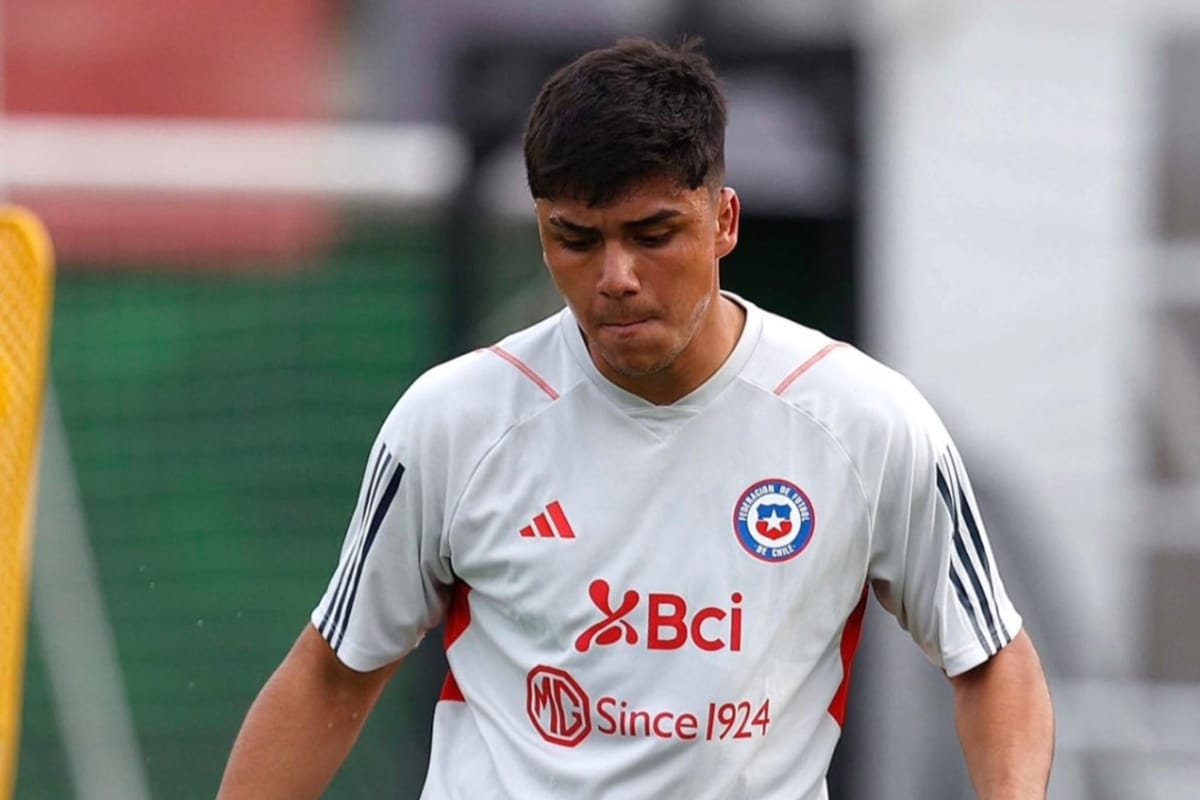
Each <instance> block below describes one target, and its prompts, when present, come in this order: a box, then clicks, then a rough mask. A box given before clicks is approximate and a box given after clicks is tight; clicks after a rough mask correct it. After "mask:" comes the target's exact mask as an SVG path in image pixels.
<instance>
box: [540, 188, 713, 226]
mask: <svg viewBox="0 0 1200 800" xmlns="http://www.w3.org/2000/svg"><path fill="white" fill-rule="evenodd" d="M711 201H712V190H711V189H709V187H707V186H699V187H697V188H695V189H688V188H687V187H682V186H680V185H679V184H677V183H675V182H674V181H671V180H667V179H657V180H649V181H646V182H644V183H639V184H636V185H635V186H634V187H633V188H631V189H630V190H629V191H628V192H624V193H623V194H622V195H620V196H619V197H617V198H616V199H615V200H613V201H612V202H609V203H605V204H603V205H596V206H593V205H589V204H588V203H587V202H586V201H584V200H580V199H577V198H572V197H559V198H553V199H551V198H545V197H543V198H539V199H538V200H537V203H536V207H537V214H538V217H539V218H540V219H542V220H546V219H549V218H551V217H556V218H560V219H563V220H566V221H569V222H573V223H576V224H579V225H590V226H600V225H602V224H604V223H606V222H607V223H616V224H620V223H623V222H631V221H636V220H640V219H645V218H646V217H649V216H651V215H653V214H657V213H658V212H660V211H664V210H672V211H678V212H680V213H681V214H684V215H698V214H701V213H703V211H704V210H705V208H706V207H707V205H708V204H709V203H710V202H711Z"/></svg>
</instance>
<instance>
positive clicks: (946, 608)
mask: <svg viewBox="0 0 1200 800" xmlns="http://www.w3.org/2000/svg"><path fill="white" fill-rule="evenodd" d="M898 400H899V402H898V403H897V409H896V413H895V415H894V419H893V420H892V423H891V426H890V430H889V434H888V437H887V453H886V457H885V463H884V466H883V476H882V478H881V480H880V489H879V498H878V504H877V514H876V521H877V522H876V535H875V541H874V542H873V550H874V552H873V561H872V576H871V577H872V579H873V583H874V586H875V590H876V594H877V596H878V597H879V600H880V602H881V603H882V604H883V605H884V606H885V607H886V608H887V609H888V610H889V611H891V612H892V613H893V614H894V615H895V616H896V619H897V620H898V621H899V623H900V625H901V626H902V627H903V628H904V629H905V630H907V631H908V632H909V634H910V635H911V636H912V637H913V639H914V640H915V641H916V643H917V644H918V645H919V646H920V647H921V649H922V651H923V652H924V653H925V655H926V656H927V657H928V658H929V660H930V661H932V662H933V663H934V664H936V665H937V666H939V667H941V668H942V669H943V670H945V671H946V673H947V674H948V675H957V674H959V673H962V672H965V671H967V670H969V669H971V668H972V667H974V666H976V665H978V664H980V663H982V662H983V661H986V660H987V659H989V658H991V657H993V656H995V655H996V654H997V653H999V652H1000V651H1001V650H1003V649H1004V648H1005V646H1006V645H1008V644H1009V643H1010V642H1011V641H1013V638H1014V637H1015V636H1016V635H1017V634H1018V632H1019V631H1020V628H1021V624H1022V621H1021V618H1020V615H1019V614H1018V613H1017V611H1016V609H1015V608H1014V606H1013V604H1012V602H1011V601H1010V600H1009V597H1008V594H1007V592H1006V590H1005V588H1004V583H1003V581H1002V580H1001V577H1000V572H999V569H998V568H997V565H996V561H995V558H994V556H993V554H992V548H991V543H990V541H989V538H988V534H987V530H986V528H985V527H984V524H983V519H982V517H981V516H980V514H979V510H978V507H977V504H976V501H975V495H974V491H973V490H972V488H971V483H970V480H969V478H968V477H967V472H966V469H965V467H964V466H963V464H962V460H961V458H960V456H959V453H958V450H957V448H956V447H955V446H954V443H953V441H952V440H951V438H950V436H949V434H948V433H947V432H946V429H945V427H944V426H943V425H942V422H941V420H940V419H939V418H938V416H937V414H936V413H935V412H934V411H933V409H932V408H930V407H929V405H928V403H927V402H926V401H925V400H924V398H922V397H921V396H920V395H919V393H917V391H916V389H914V388H912V386H911V385H909V384H907V382H905V383H904V384H903V386H902V387H901V388H900V390H899V393H898Z"/></svg>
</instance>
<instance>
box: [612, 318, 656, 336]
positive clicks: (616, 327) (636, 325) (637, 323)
mask: <svg viewBox="0 0 1200 800" xmlns="http://www.w3.org/2000/svg"><path fill="white" fill-rule="evenodd" d="M649 324H650V320H649V319H631V320H615V321H612V322H602V323H600V328H601V330H606V331H612V332H613V333H618V334H629V333H635V332H637V331H639V330H641V329H642V328H644V327H646V326H647V325H649Z"/></svg>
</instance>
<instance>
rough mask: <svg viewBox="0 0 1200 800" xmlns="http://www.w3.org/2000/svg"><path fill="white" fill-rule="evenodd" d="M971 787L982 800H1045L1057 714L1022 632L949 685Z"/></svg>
mask: <svg viewBox="0 0 1200 800" xmlns="http://www.w3.org/2000/svg"><path fill="white" fill-rule="evenodd" d="M950 682H951V684H952V685H953V686H954V716H955V722H956V723H957V727H958V738H959V741H960V742H961V743H962V748H963V754H964V755H965V756H966V760H967V770H968V772H970V774H971V783H972V784H973V785H974V786H975V791H976V793H978V795H979V797H980V798H981V800H1041V799H1042V798H1045V796H1046V784H1047V781H1048V780H1049V778H1050V761H1051V758H1052V756H1053V753H1054V712H1053V709H1052V708H1051V706H1050V691H1049V689H1048V688H1047V686H1046V677H1045V675H1044V674H1043V673H1042V665H1041V662H1040V661H1039V659H1038V655H1037V651H1035V650H1034V649H1033V642H1032V641H1031V640H1030V639H1029V636H1028V635H1027V634H1026V633H1025V632H1024V631H1022V632H1021V633H1019V634H1018V635H1017V637H1016V638H1015V639H1013V641H1012V643H1011V644H1009V645H1008V646H1007V647H1005V648H1004V649H1003V650H1001V651H1000V652H999V653H997V654H996V655H995V656H993V657H992V658H991V659H989V660H988V661H985V662H984V663H983V664H981V665H980V666H978V667H976V668H975V669H972V670H970V671H968V672H965V673H963V674H962V675H958V676H956V677H954V678H951V679H950Z"/></svg>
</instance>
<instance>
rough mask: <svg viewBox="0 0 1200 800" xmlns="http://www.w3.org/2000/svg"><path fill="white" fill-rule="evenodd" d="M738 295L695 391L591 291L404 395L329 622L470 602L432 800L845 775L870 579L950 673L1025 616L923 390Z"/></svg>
mask: <svg viewBox="0 0 1200 800" xmlns="http://www.w3.org/2000/svg"><path fill="white" fill-rule="evenodd" d="M733 299H735V300H736V301H737V302H739V303H741V304H742V305H743V306H744V307H745V309H746V312H747V317H746V325H745V329H744V331H743V333H742V336H741V339H740V340H739V342H738V344H737V346H736V348H735V349H734V351H733V353H732V354H731V355H730V356H729V358H728V359H727V360H726V362H725V364H724V365H723V366H722V367H721V368H720V369H719V370H718V371H717V373H716V374H714V375H713V376H712V377H711V378H710V379H709V380H708V381H707V382H706V383H704V385H702V386H700V387H699V388H698V389H696V390H695V391H694V392H692V393H691V394H689V395H688V396H687V397H684V398H683V399H681V400H679V401H678V402H676V403H674V404H671V405H669V406H656V405H652V404H651V403H648V402H646V401H645V400H643V399H641V398H639V397H637V396H635V395H633V394H630V393H628V392H626V391H624V390H622V389H620V388H618V387H617V386H615V385H614V384H613V383H611V382H610V381H608V380H607V379H605V378H604V377H603V376H602V375H601V374H600V372H599V371H598V370H597V369H596V366H595V365H594V364H593V362H592V360H591V358H590V356H589V355H588V351H587V348H586V345H585V343H584V341H583V339H582V336H581V333H580V331H579V329H578V327H577V326H576V323H575V320H574V318H573V316H572V315H571V313H570V311H569V310H563V311H562V312H560V313H558V314H556V315H555V316H553V317H550V318H549V319H546V320H544V321H542V322H541V323H539V324H537V325H534V326H533V327H531V328H528V329H526V330H524V331H521V332H519V333H516V334H514V335H512V336H510V337H508V338H507V339H505V340H503V341H502V342H500V343H499V344H498V345H496V346H494V347H492V348H489V349H486V350H480V351H477V352H475V353H472V354H469V355H466V356H463V357H461V358H458V359H455V360H453V361H451V362H449V363H446V364H443V365H441V366H438V367H436V368H434V369H432V370H431V371H429V372H428V373H426V374H425V375H423V376H422V377H421V378H420V379H418V380H417V381H416V382H415V383H414V384H413V385H412V386H411V387H410V388H409V390H408V391H407V392H406V393H405V394H404V396H403V397H402V398H401V399H400V401H399V402H398V403H397V404H396V406H395V408H394V409H393V411H392V413H391V414H390V415H389V416H388V418H387V420H386V422H385V423H384V425H383V428H382V430H381V431H380V434H379V437H378V439H377V440H376V442H375V445H374V448H373V450H372V452H371V455H370V459H369V462H368V465H367V470H366V474H365V475H364V478H363V485H362V491H361V493H360V495H359V500H358V505H357V507H356V509H355V511H354V516H353V519H352V520H351V522H350V527H349V531H348V533H347V535H346V540H345V544H344V546H343V548H342V553H341V560H340V563H339V566H338V568H337V571H336V573H335V574H334V576H333V578H332V580H331V581H330V584H329V588H328V590H327V592H326V593H325V596H324V598H323V599H322V600H321V602H320V604H319V605H318V606H317V607H316V609H315V610H314V611H313V614H312V622H313V624H314V626H316V628H317V629H318V630H319V631H320V632H321V634H322V635H323V636H324V637H325V639H326V641H328V642H329V644H330V646H331V647H332V648H333V649H334V650H335V651H336V652H337V655H338V657H339V658H340V659H341V660H342V661H343V662H344V663H345V664H347V665H348V666H350V667H352V668H354V669H356V670H370V669H373V668H376V667H379V666H382V665H384V664H387V663H390V662H393V661H395V660H396V659H398V658H401V657H402V656H404V655H405V654H407V653H408V652H409V651H410V650H412V649H413V648H414V647H415V646H416V645H417V643H418V642H420V640H421V638H422V636H423V634H424V633H425V632H426V631H427V630H429V629H431V628H433V627H434V626H436V625H437V624H438V623H439V622H441V621H443V620H445V622H446V628H445V632H446V636H445V647H446V656H447V659H448V662H449V665H450V675H449V676H448V677H447V679H446V685H445V687H444V688H443V691H442V695H441V700H440V702H439V703H438V705H437V710H436V712H435V715H434V728H433V746H432V751H431V753H430V765H429V772H428V775H427V777H426V782H425V788H424V793H423V795H422V796H423V797H424V798H428V799H429V800H487V799H488V798H517V799H519V800H530V799H532V798H573V799H577V798H620V799H621V800H630V799H631V798H633V799H636V798H687V800H696V799H698V798H728V799H733V798H753V799H754V800H767V799H768V798H780V799H781V800H817V799H818V798H825V797H826V796H827V792H826V788H825V774H826V771H827V769H828V766H829V761H830V758H831V756H832V754H833V750H834V746H835V744H836V742H837V739H838V735H839V734H840V732H841V724H842V721H843V719H844V714H845V702H846V691H847V688H848V681H849V677H850V665H851V660H852V658H853V656H854V650H855V647H856V646H857V643H858V637H859V631H860V628H861V623H862V617H863V611H864V607H865V602H866V587H867V586H868V585H871V586H873V588H874V592H875V594H876V596H877V597H878V599H879V600H880V602H881V603H882V604H883V605H884V606H885V607H886V608H887V609H888V610H889V611H890V612H891V613H892V614H894V615H895V616H896V618H897V619H898V620H899V622H900V624H901V625H902V626H903V627H904V628H905V629H906V630H907V631H908V632H909V633H910V634H911V635H912V637H913V639H914V640H915V641H916V643H917V644H918V645H919V646H920V648H921V649H922V650H923V651H924V653H925V655H926V656H927V657H928V658H929V660H930V661H932V662H933V663H934V664H935V665H937V666H939V667H940V668H942V669H943V670H945V672H946V673H947V674H948V675H957V674H959V673H962V672H964V671H966V670H968V669H970V668H972V667H974V666H976V665H978V664H980V663H982V662H983V661H985V660H987V659H988V658H989V657H991V656H992V655H994V654H995V653H997V652H998V651H999V650H1000V649H1001V648H1002V647H1004V646H1005V645H1006V644H1008V643H1009V642H1010V641H1011V640H1012V638H1013V637H1014V636H1015V635H1016V634H1017V632H1018V630H1019V628H1020V626H1021V618H1020V617H1019V616H1018V614H1017V612H1016V611H1015V610H1014V608H1013V606H1012V604H1011V603H1010V601H1009V599H1008V597H1007V595H1006V594H1005V591H1004V587H1003V585H1002V584H1001V581H1000V576H999V574H998V573H997V570H996V563H995V561H994V560H993V557H992V553H991V550H990V547H989V544H988V540H987V537H986V534H985V531H984V528H983V524H982V522H981V521H980V518H979V514H978V512H977V510H976V506H975V500H974V497H973V494H972V491H971V488H970V485H969V483H968V481H967V476H966V474H965V472H964V471H963V467H962V464H961V463H960V461H959V457H958V454H957V452H956V451H955V449H954V446H953V444H952V443H951V441H950V438H949V436H948V435H947V434H946V431H945V429H944V428H943V426H942V424H941V422H940V421H939V420H938V418H937V416H936V415H935V414H934V412H933V411H932V410H931V409H930V407H929V406H928V404H927V403H926V402H925V401H924V399H923V398H922V397H921V396H920V395H919V394H918V392H917V391H916V389H914V388H913V387H912V385H911V384H910V383H908V382H907V381H906V380H905V379H904V378H902V377H901V376H899V375H898V374H897V373H895V372H892V371H891V370H889V369H887V368H885V367H883V366H881V365H880V364H878V363H877V362H875V361H873V360H872V359H870V358H869V357H867V356H865V355H863V354H862V353H860V352H859V351H857V350H855V349H853V348H851V347H847V346H843V345H841V344H840V343H838V342H834V341H831V340H830V339H828V338H827V337H825V336H824V335H822V334H820V333H818V332H816V331H813V330H810V329H808V328H805V327H802V326H800V325H797V324H796V323H793V322H790V321H788V320H785V319H783V318H782V317H779V316H776V315H774V314H770V313H767V312H765V311H762V310H760V309H758V308H756V307H755V306H754V305H752V304H750V303H748V302H746V301H744V300H741V299H740V298H736V297H735V298H733Z"/></svg>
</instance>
